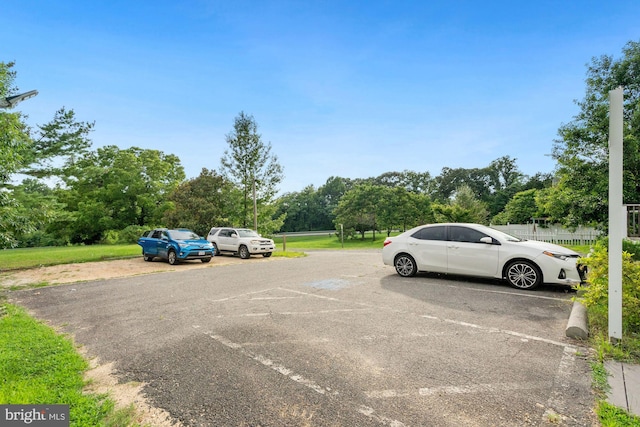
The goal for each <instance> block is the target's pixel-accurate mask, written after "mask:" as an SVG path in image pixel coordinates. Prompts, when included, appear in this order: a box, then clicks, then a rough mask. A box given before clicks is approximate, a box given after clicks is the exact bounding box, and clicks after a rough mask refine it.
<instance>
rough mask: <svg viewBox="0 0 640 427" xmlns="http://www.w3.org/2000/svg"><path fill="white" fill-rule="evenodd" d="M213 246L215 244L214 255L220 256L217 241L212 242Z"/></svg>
mask: <svg viewBox="0 0 640 427" xmlns="http://www.w3.org/2000/svg"><path fill="white" fill-rule="evenodd" d="M211 246H213V255H214V256H220V251H219V250H218V245H216V244H215V243H213V242H211Z"/></svg>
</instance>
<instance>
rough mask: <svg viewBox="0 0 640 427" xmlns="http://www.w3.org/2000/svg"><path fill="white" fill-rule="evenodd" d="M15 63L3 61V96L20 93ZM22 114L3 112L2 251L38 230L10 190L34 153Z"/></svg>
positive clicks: (0, 136) (0, 121) (0, 131)
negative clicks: (12, 181)
mask: <svg viewBox="0 0 640 427" xmlns="http://www.w3.org/2000/svg"><path fill="white" fill-rule="evenodd" d="M13 66H14V63H13V62H8V63H6V62H0V97H2V98H5V97H7V96H11V95H14V94H15V93H17V88H16V87H15V86H14V81H15V77H16V72H15V71H14V70H13ZM24 119H25V117H24V116H23V115H22V114H21V113H20V112H8V111H3V110H0V248H9V247H15V246H17V245H18V240H17V238H16V236H18V235H21V234H24V233H28V232H31V231H33V230H35V228H36V225H37V224H36V223H34V221H32V220H31V219H30V218H29V215H25V210H24V209H22V207H21V205H20V204H19V203H18V201H16V200H15V198H14V197H13V195H12V193H11V191H10V190H9V189H8V187H9V181H10V179H11V175H13V174H14V173H16V172H17V171H19V170H20V169H21V168H22V167H23V166H24V165H25V164H26V162H27V160H26V159H27V158H28V157H29V153H30V152H31V144H32V142H31V138H30V137H29V131H30V129H29V126H27V124H26V123H25V121H24Z"/></svg>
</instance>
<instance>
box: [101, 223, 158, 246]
mask: <svg viewBox="0 0 640 427" xmlns="http://www.w3.org/2000/svg"><path fill="white" fill-rule="evenodd" d="M152 228H154V227H151V226H142V225H129V226H128V227H126V228H124V229H123V230H107V231H105V232H104V234H103V235H102V239H101V240H100V243H103V244H105V245H117V244H122V245H128V244H133V243H138V238H139V237H140V236H142V233H144V232H145V231H147V230H150V229H152Z"/></svg>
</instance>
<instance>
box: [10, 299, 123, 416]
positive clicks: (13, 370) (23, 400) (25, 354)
mask: <svg viewBox="0 0 640 427" xmlns="http://www.w3.org/2000/svg"><path fill="white" fill-rule="evenodd" d="M87 368H88V364H87V362H86V360H85V359H84V358H83V357H82V356H81V355H80V354H78V352H77V351H76V349H75V347H74V345H73V343H72V342H71V341H70V340H69V339H68V338H67V337H65V336H63V335H59V334H57V333H56V332H55V331H54V330H53V329H51V328H50V327H48V326H46V325H44V324H43V323H41V322H38V321H37V320H35V319H33V318H32V317H30V316H29V315H28V314H27V313H26V312H25V311H24V309H22V308H20V307H16V306H13V305H9V304H4V305H0V378H2V380H1V382H0V384H1V386H0V404H19V405H20V404H23V405H26V404H29V405H37V404H43V405H44V404H46V405H52V404H62V405H69V418H70V425H71V426H99V425H101V426H113V427H116V426H123V427H124V426H130V425H134V424H132V420H133V418H134V415H135V411H134V408H125V409H121V410H116V409H115V406H114V403H113V401H112V400H111V399H109V396H107V395H98V394H87V393H83V388H84V385H85V380H84V378H83V373H84V372H85V371H86V370H87Z"/></svg>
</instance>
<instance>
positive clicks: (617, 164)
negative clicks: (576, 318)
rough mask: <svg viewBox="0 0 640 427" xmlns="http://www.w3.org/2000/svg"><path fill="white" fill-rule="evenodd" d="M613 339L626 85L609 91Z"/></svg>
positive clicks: (618, 293) (617, 329) (618, 304)
mask: <svg viewBox="0 0 640 427" xmlns="http://www.w3.org/2000/svg"><path fill="white" fill-rule="evenodd" d="M609 104H610V107H609V340H610V341H611V342H614V343H615V342H617V341H619V340H621V339H622V238H623V227H626V225H627V221H626V218H625V221H620V219H621V218H620V216H621V213H622V209H623V204H622V202H623V200H622V165H623V163H622V159H623V154H622V153H623V151H622V147H623V142H622V138H623V132H624V131H623V129H624V127H623V114H622V113H623V111H624V94H623V88H622V87H619V88H617V89H614V90H612V91H609Z"/></svg>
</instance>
